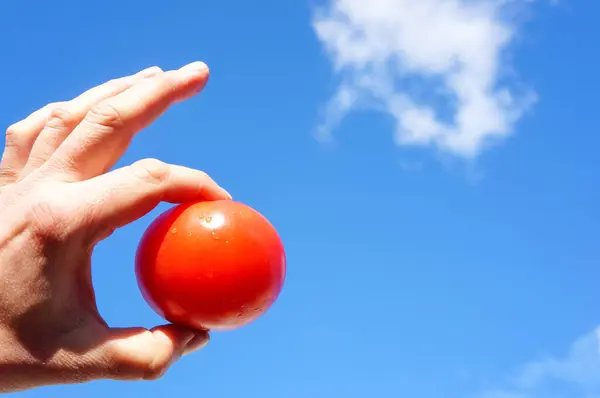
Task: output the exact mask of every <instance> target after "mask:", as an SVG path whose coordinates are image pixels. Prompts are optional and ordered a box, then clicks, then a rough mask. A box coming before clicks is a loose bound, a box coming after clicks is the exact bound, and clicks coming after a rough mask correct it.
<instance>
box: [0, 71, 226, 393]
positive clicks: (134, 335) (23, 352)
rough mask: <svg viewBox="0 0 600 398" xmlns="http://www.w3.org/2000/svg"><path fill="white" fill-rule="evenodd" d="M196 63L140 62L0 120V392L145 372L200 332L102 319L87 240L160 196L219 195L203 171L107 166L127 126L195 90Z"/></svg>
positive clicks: (151, 163)
mask: <svg viewBox="0 0 600 398" xmlns="http://www.w3.org/2000/svg"><path fill="white" fill-rule="evenodd" d="M208 75H209V72H208V69H207V68H206V66H205V65H204V64H203V63H193V64H190V65H187V66H185V67H183V68H182V69H179V70H176V71H168V72H163V71H162V70H161V69H160V68H150V69H147V70H144V71H142V72H140V73H138V74H136V75H133V76H129V77H125V78H121V79H116V80H113V81H110V82H108V83H105V84H103V85H100V86H98V87H95V88H93V89H91V90H89V91H87V92H85V93H83V94H82V95H80V96H79V97H77V98H75V99H73V100H71V101H68V102H62V103H54V104H50V105H48V106H46V107H44V108H42V109H40V110H39V111H37V112H34V113H33V114H31V115H30V116H28V117H27V118H26V119H24V120H22V121H20V122H18V123H16V124H14V125H13V126H11V127H9V128H8V130H7V132H6V149H5V151H4V154H3V157H2V161H1V163H0V220H2V222H1V223H0V391H1V392H8V391H17V390H24V389H29V388H33V387H37V386H42V385H50V384H65V383H80V382H86V381H92V380H96V379H117V380H138V379H155V378H158V377H160V376H161V375H163V374H164V372H165V371H166V369H167V368H168V367H169V366H170V365H171V364H172V363H173V362H174V361H175V360H177V359H178V358H179V357H180V356H181V355H182V354H184V353H187V352H189V351H192V350H195V349H197V348H199V347H202V346H203V345H204V344H206V342H208V338H209V337H208V334H207V333H206V332H203V331H194V330H189V329H185V328H182V327H179V326H175V325H163V326H159V327H156V328H154V329H152V330H146V329H143V328H128V329H116V328H110V327H109V326H108V325H107V324H106V322H105V321H104V320H103V319H102V317H101V316H100V314H99V313H98V309H97V307H96V302H95V295H94V289H93V286H92V281H91V270H90V265H91V253H92V250H93V248H94V246H95V245H96V244H97V243H98V242H99V241H101V240H103V239H105V238H107V237H108V236H109V235H110V234H111V233H112V232H113V231H114V230H115V229H116V228H119V227H122V226H124V225H126V224H128V223H130V222H132V221H134V220H137V219H138V218H140V217H141V216H143V215H145V214H146V213H148V212H149V211H150V210H152V209H153V208H154V207H156V206H157V205H158V204H159V203H160V202H161V201H167V202H171V203H181V202H186V201H191V200H198V199H205V200H215V199H228V198H231V197H230V196H229V194H228V193H227V192H226V191H225V190H224V189H223V188H221V187H219V186H218V185H217V184H216V183H215V182H214V181H213V180H212V179H211V178H210V177H208V176H207V175H206V174H205V173H203V172H201V171H197V170H192V169H188V168H185V167H182V166H176V165H168V164H165V163H162V162H160V161H158V160H153V159H146V160H142V161H139V162H136V163H134V164H132V165H131V166H127V167H124V168H121V169H116V170H113V171H110V172H109V170H110V169H111V168H112V167H113V166H114V165H115V163H116V162H117V160H118V159H119V158H120V157H121V156H122V155H123V153H124V152H125V150H126V149H127V147H128V146H129V143H130V142H131V139H132V138H133V136H134V135H135V134H136V133H137V132H138V131H140V130H141V129H143V128H144V127H146V126H147V125H149V124H150V123H151V122H152V121H153V120H155V119H156V118H157V117H158V116H159V115H160V114H162V113H163V112H164V111H165V110H166V109H167V108H168V107H169V106H170V105H172V104H173V103H176V102H179V101H182V100H185V99H187V98H189V97H191V96H193V95H195V94H197V93H198V92H200V91H201V90H202V89H203V88H204V86H205V84H206V82H207V80H208Z"/></svg>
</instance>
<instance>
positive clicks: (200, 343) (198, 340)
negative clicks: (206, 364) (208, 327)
mask: <svg viewBox="0 0 600 398" xmlns="http://www.w3.org/2000/svg"><path fill="white" fill-rule="evenodd" d="M209 341H210V335H209V334H208V333H207V332H198V333H197V334H196V335H195V336H194V337H193V338H192V339H191V340H190V341H189V342H188V343H187V344H186V346H185V350H183V355H184V356H185V355H189V354H191V353H194V352H196V351H199V350H201V349H203V348H204V347H206V345H207V344H208V342H209Z"/></svg>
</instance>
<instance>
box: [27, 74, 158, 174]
mask: <svg viewBox="0 0 600 398" xmlns="http://www.w3.org/2000/svg"><path fill="white" fill-rule="evenodd" d="M161 72H162V70H161V69H160V68H159V67H151V68H148V69H144V70H142V71H141V72H138V73H136V74H135V75H132V76H126V77H123V78H120V79H114V80H111V81H108V82H106V83H104V84H101V85H99V86H97V87H94V88H92V89H90V90H88V91H86V92H84V93H83V94H81V95H80V96H78V97H77V98H75V99H73V100H71V101H68V102H65V103H63V104H62V105H61V106H56V107H54V108H53V109H52V110H51V111H50V114H49V115H47V118H46V120H45V123H44V126H43V128H42V130H41V132H40V133H39V135H38V137H37V139H36V140H35V143H34V144H33V148H31V153H30V154H29V158H28V159H27V163H26V165H25V167H24V169H23V171H22V172H21V179H22V178H24V177H26V176H27V175H28V174H29V173H31V172H32V171H33V170H36V169H37V168H39V167H40V166H41V165H43V164H44V163H45V162H46V161H47V160H48V159H49V158H50V156H52V154H53V153H54V151H56V149H57V148H58V147H59V146H60V144H62V142H63V141H64V140H65V138H67V136H68V135H69V134H70V133H71V132H72V131H73V130H74V129H75V127H76V126H77V125H78V124H79V123H81V121H82V120H83V118H84V117H85V115H86V114H87V113H88V112H89V111H90V109H91V108H93V107H94V106H95V105H96V104H98V103H99V102H100V101H102V100H104V99H107V98H109V97H112V96H115V95H117V94H119V93H122V92H123V91H125V90H127V89H128V88H129V87H131V86H133V85H134V84H136V83H137V82H139V81H141V80H143V79H145V78H148V77H150V76H154V75H157V74H159V73H161Z"/></svg>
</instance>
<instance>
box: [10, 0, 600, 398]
mask: <svg viewBox="0 0 600 398" xmlns="http://www.w3.org/2000/svg"><path fill="white" fill-rule="evenodd" d="M598 15H600V3H598V2H595V1H576V0H562V1H558V2H556V1H546V0H537V1H518V0H509V1H505V2H497V3H496V2H494V3H492V2H490V1H477V0H471V1H468V2H459V1H454V0H453V1H442V0H421V1H420V2H418V3H417V2H415V1H411V0H396V1H392V0H369V1H363V0H334V1H332V2H315V1H310V2H304V1H294V2H292V1H289V2H288V1H286V2H283V1H263V2H247V1H240V0H223V1H219V2H216V1H214V2H198V1H177V2H173V3H170V4H169V5H167V3H164V2H158V1H153V0H147V1H144V2H141V1H137V0H132V1H127V2H125V1H114V0H106V1H103V2H76V1H73V0H58V1H53V2H34V1H31V0H30V1H14V0H5V1H4V2H2V4H1V5H0V54H1V55H0V56H1V57H2V59H3V62H2V63H1V64H0V73H1V75H2V79H1V80H0V87H1V88H2V92H3V95H2V96H1V97H0V109H2V111H1V112H0V124H1V125H3V126H8V125H9V124H10V123H12V122H14V121H16V120H17V119H19V118H22V117H24V116H26V115H27V114H28V113H29V112H31V111H32V110H34V109H37V108H39V107H41V106H43V105H44V104H46V103H48V102H52V101H57V100H65V99H70V98H72V97H74V96H76V95H77V94H79V93H80V92H82V91H84V90H85V89H87V88H90V87H91V86H93V85H96V84H99V83H102V82H103V81H105V80H108V79H111V78H113V77H119V76H122V75H126V74H130V73H133V72H136V71H138V70H140V69H142V68H145V67H148V66H152V65H159V66H161V67H162V68H164V69H167V68H177V67H179V66H181V65H183V64H184V63H187V62H190V61H194V60H202V61H205V62H206V63H207V64H208V65H209V66H210V68H211V72H212V74H211V79H210V81H209V84H208V86H207V88H206V90H205V91H204V92H203V93H202V94H201V95H200V96H198V97H197V98H194V99H192V100H190V101H188V102H186V103H182V104H179V105H177V106H175V107H174V108H172V109H171V110H170V111H169V112H167V114H166V115H165V116H164V117H162V118H161V119H160V120H159V121H157V122H156V123H155V124H153V125H152V126H151V127H150V128H148V129H146V130H145V131H143V132H142V133H141V134H140V135H139V136H138V137H137V138H136V139H135V140H134V143H133V145H132V147H131V148H130V150H129V151H128V152H127V154H126V156H125V157H124V158H123V159H122V161H121V163H120V165H123V164H128V163H132V162H133V161H135V160H137V159H139V158H143V157H156V158H159V159H162V160H164V161H167V162H171V163H177V164H183V165H186V166H189V167H195V168H199V169H203V170H205V171H207V172H208V173H209V174H211V175H212V176H213V177H214V178H215V179H216V180H217V181H218V182H219V183H220V184H221V185H223V186H224V187H225V188H226V189H227V190H229V191H230V192H231V193H232V194H233V196H234V198H235V199H237V200H240V201H242V202H245V203H247V204H249V205H251V206H253V207H255V208H256V209H258V210H259V211H261V212H262V213H263V214H265V215H266V216H267V217H268V218H269V219H270V220H271V221H272V222H273V223H274V224H275V226H276V227H277V228H278V230H279V231H280V233H281V236H282V238H283V240H284V243H285V245H286V249H287V253H288V276H287V280H286V285H285V287H284V290H283V292H282V294H281V296H280V299H279V300H278V302H277V303H276V305H275V306H274V307H273V308H272V309H271V311H269V312H268V314H267V315H266V316H264V317H263V318H261V319H260V320H259V321H257V322H255V323H254V324H252V325H250V326H248V327H246V328H243V329H240V330H238V331H235V332H229V333H218V334H217V333H215V334H214V335H213V336H212V341H211V343H210V344H209V346H208V347H207V348H206V349H205V350H203V351H201V352H199V353H197V354H195V355H193V356H189V357H186V358H184V359H183V360H181V361H180V362H179V363H177V364H176V365H175V366H174V367H173V368H172V369H171V370H170V371H169V373H168V374H167V375H166V376H165V377H164V378H163V379H162V380H160V381H157V382H152V383H148V382H145V383H141V382H140V383H117V382H96V383H91V384H86V385H81V386H70V387H53V388H46V389H40V390H34V391H29V392H25V393H21V394H20V395H22V396H23V397H32V398H33V397H52V396H56V397H65V398H68V397H81V396H85V397H90V398H94V397H105V396H117V397H120V396H145V397H164V396H178V395H192V394H193V395H194V396H196V395H197V396H203V397H211V398H212V397H214V398H220V397H242V396H243V397H261V398H269V397H286V398H294V397H302V398H305V397H315V398H318V397H345V398H350V397H365V396H367V397H370V396H384V397H414V398H594V397H598V396H600V354H599V352H600V344H599V341H600V338H599V337H597V334H596V331H597V328H598V327H599V325H600V311H599V310H598V308H600V307H599V305H598V303H600V291H599V290H598V288H597V286H598V279H599V277H600V271H599V268H598V266H599V260H600V241H599V239H600V238H599V237H600V233H599V232H600V207H599V206H598V203H599V200H600V185H599V182H600V179H599V177H598V170H600V156H598V149H597V148H598V145H599V144H600V135H598V132H599V129H600V117H599V116H597V115H598V113H597V109H598V98H597V92H598V90H600V78H599V75H598V71H599V70H600V51H599V50H598V40H597V38H598V37H600V28H599V27H598V24H597V17H598ZM449 60H450V61H449ZM165 208H166V206H161V207H159V208H158V209H156V211H154V212H153V213H151V214H149V215H148V216H147V217H145V218H143V219H141V220H139V221H138V222H135V223H134V224H132V225H129V226H127V227H126V228H123V229H122V230H119V231H117V233H115V234H114V235H113V236H112V237H111V238H109V239H108V240H107V241H105V242H103V243H102V244H101V245H100V246H99V247H98V248H97V251H96V252H95V254H94V270H93V272H94V281H95V284H96V288H97V291H98V301H99V306H100V309H101V312H102V314H103V315H104V316H105V318H106V319H107V321H108V322H109V323H110V324H111V325H115V326H137V325H142V326H148V327H150V326H153V325H155V324H158V323H160V322H161V320H160V319H159V318H158V317H157V316H156V315H155V314H154V313H153V312H152V311H151V310H150V309H149V307H148V306H147V305H146V304H145V303H144V301H143V299H142V297H141V295H140V293H139V291H138V289H137V286H136V282H135V276H134V272H133V257H134V252H135V248H136V245H137V242H138V240H139V238H140V237H141V234H142V233H143V231H144V229H145V227H146V226H147V225H148V224H149V223H150V222H151V221H152V219H153V217H155V216H156V215H158V214H159V212H160V211H162V210H164V209H165Z"/></svg>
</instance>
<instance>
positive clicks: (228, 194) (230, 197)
mask: <svg viewBox="0 0 600 398" xmlns="http://www.w3.org/2000/svg"><path fill="white" fill-rule="evenodd" d="M221 189H223V192H225V195H227V197H228V198H229V200H231V199H233V196H231V194H230V193H229V192H228V191H227V190H226V189H225V188H221Z"/></svg>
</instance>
